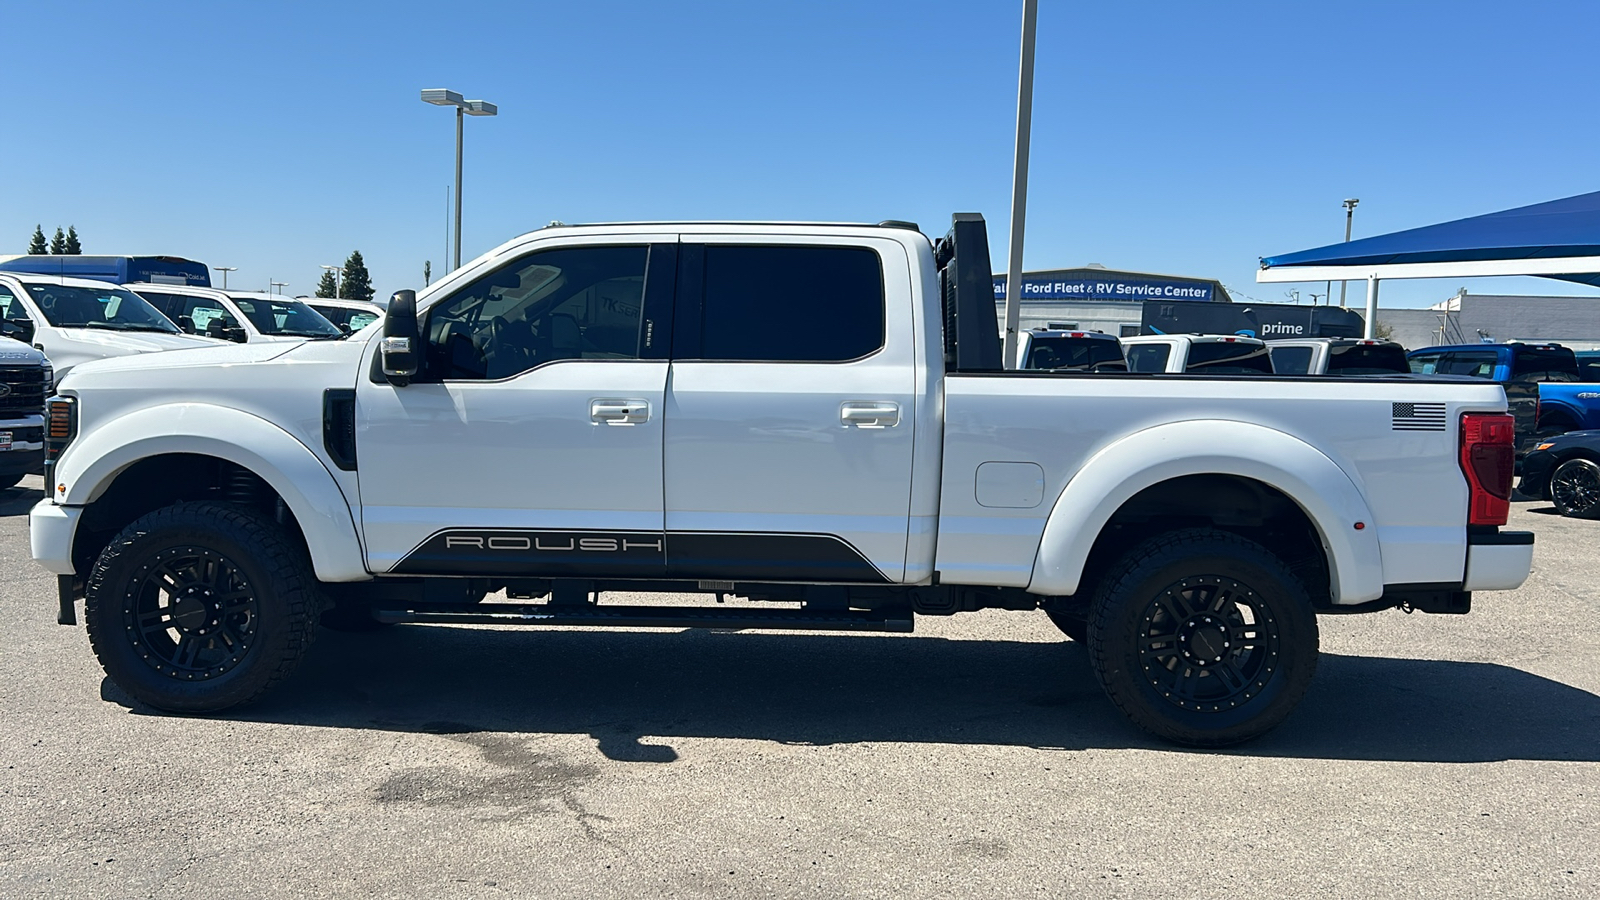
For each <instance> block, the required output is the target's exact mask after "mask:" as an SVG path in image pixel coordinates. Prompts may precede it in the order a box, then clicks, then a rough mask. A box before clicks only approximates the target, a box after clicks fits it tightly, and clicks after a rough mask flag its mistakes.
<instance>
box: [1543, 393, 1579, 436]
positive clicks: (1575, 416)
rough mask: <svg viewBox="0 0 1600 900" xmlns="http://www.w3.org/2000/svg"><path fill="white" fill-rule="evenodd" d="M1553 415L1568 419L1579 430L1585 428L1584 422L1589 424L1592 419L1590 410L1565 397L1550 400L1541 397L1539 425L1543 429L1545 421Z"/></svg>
mask: <svg viewBox="0 0 1600 900" xmlns="http://www.w3.org/2000/svg"><path fill="white" fill-rule="evenodd" d="M1552 413H1554V414H1556V415H1558V416H1562V417H1564V418H1566V419H1567V420H1569V421H1571V422H1572V423H1573V424H1574V425H1576V426H1577V427H1578V428H1583V427H1584V422H1587V421H1588V420H1589V418H1590V414H1589V410H1586V409H1584V408H1583V407H1582V406H1580V405H1579V404H1577V403H1575V402H1573V401H1572V400H1568V399H1567V398H1565V397H1559V398H1551V399H1549V400H1546V399H1544V398H1543V397H1540V398H1539V424H1540V426H1541V427H1542V426H1543V425H1544V420H1545V419H1546V418H1548V417H1549V416H1550V415H1551V414H1552Z"/></svg>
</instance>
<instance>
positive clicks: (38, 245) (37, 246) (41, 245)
mask: <svg viewBox="0 0 1600 900" xmlns="http://www.w3.org/2000/svg"><path fill="white" fill-rule="evenodd" d="M49 252H50V245H49V244H46V243H45V242H44V227H43V226H41V225H35V226H33V240H31V241H29V242H28V253H30V254H32V255H33V256H43V255H45V254H46V253H49Z"/></svg>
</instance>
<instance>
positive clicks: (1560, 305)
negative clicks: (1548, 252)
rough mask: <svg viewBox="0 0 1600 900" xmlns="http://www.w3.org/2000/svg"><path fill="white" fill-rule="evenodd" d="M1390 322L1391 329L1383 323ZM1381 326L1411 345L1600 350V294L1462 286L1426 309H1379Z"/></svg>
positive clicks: (1393, 338)
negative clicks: (1533, 293) (1518, 344)
mask: <svg viewBox="0 0 1600 900" xmlns="http://www.w3.org/2000/svg"><path fill="white" fill-rule="evenodd" d="M1385 326H1387V328H1385ZM1378 331H1379V333H1385V332H1387V333H1388V334H1389V336H1390V339H1391V340H1395V341H1399V342H1400V343H1401V344H1403V345H1405V346H1406V347H1409V348H1417V347H1433V346H1437V345H1439V344H1476V343H1480V342H1493V343H1500V342H1505V341H1527V342H1543V341H1555V342H1557V343H1561V344H1565V345H1567V346H1569V347H1572V348H1573V349H1575V350H1593V349H1600V297H1530V296H1511V295H1506V294H1472V293H1468V292H1467V291H1466V290H1460V291H1457V292H1456V293H1455V295H1454V296H1452V297H1450V298H1448V299H1446V300H1443V301H1441V302H1439V303H1435V304H1434V305H1432V306H1430V307H1428V308H1426V309H1393V308H1391V309H1381V310H1379V311H1378Z"/></svg>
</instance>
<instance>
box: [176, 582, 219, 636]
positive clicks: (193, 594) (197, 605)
mask: <svg viewBox="0 0 1600 900" xmlns="http://www.w3.org/2000/svg"><path fill="white" fill-rule="evenodd" d="M210 601H211V592H210V591H207V590H205V589H203V588H198V587H190V588H185V589H184V591H183V592H182V593H180V594H179V595H178V596H177V597H175V598H173V602H172V623H173V624H174V625H177V626H178V627H179V628H181V629H183V630H184V631H190V632H203V631H205V629H206V626H207V625H209V624H211V619H212V609H211V602H210Z"/></svg>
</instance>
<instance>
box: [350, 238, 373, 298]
mask: <svg viewBox="0 0 1600 900" xmlns="http://www.w3.org/2000/svg"><path fill="white" fill-rule="evenodd" d="M375 293H376V292H375V291H373V289H372V275H371V273H369V272H368V271H367V264H366V263H365V262H363V261H362V259H361V251H360V250H352V251H351V252H350V258H349V259H347V260H345V261H344V295H345V297H347V298H349V299H351V300H366V301H368V302H370V301H371V300H372V298H373V295H374V294H375Z"/></svg>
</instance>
